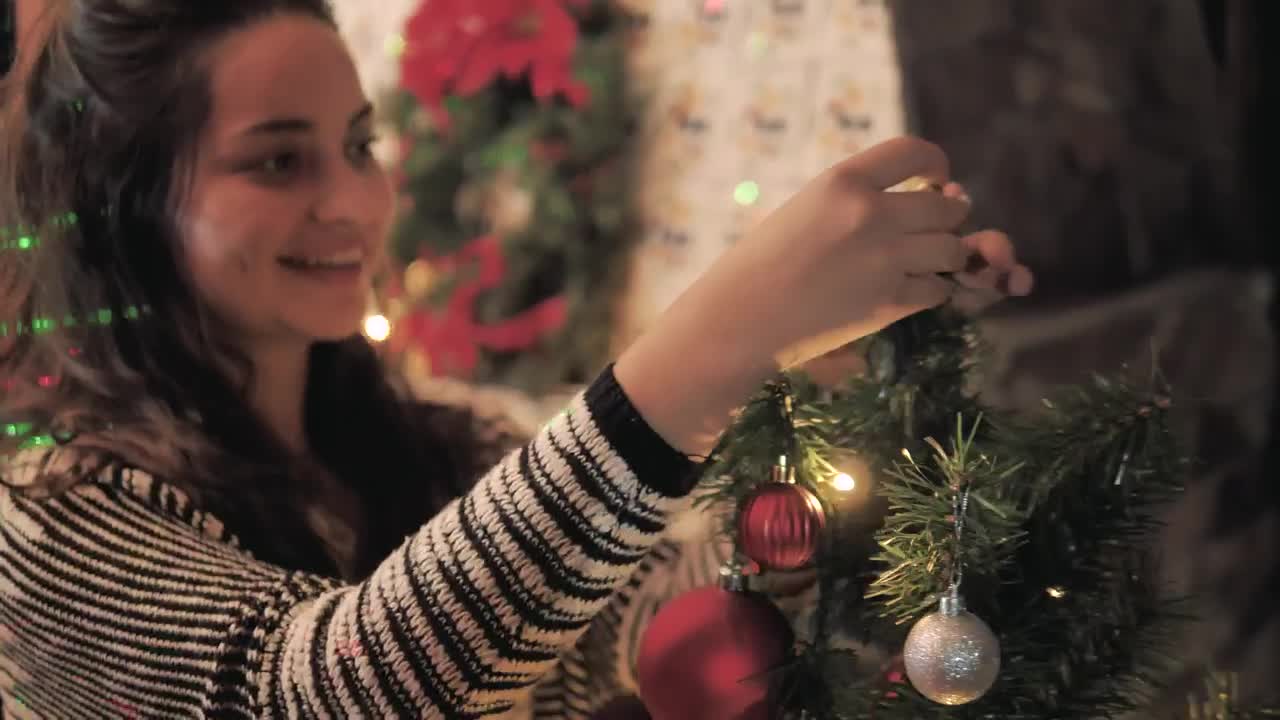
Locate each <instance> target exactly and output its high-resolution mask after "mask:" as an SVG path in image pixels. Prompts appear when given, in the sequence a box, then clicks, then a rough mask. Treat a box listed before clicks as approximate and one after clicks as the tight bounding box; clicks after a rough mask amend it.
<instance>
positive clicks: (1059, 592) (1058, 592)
mask: <svg viewBox="0 0 1280 720" xmlns="http://www.w3.org/2000/svg"><path fill="white" fill-rule="evenodd" d="M1044 591H1045V592H1046V593H1048V594H1049V597H1051V598H1053V599H1055V600H1061V599H1062V598H1064V597H1066V596H1067V591H1066V590H1065V589H1064V588H1060V587H1057V586H1053V587H1047V588H1045V589H1044Z"/></svg>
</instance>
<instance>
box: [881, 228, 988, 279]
mask: <svg viewBox="0 0 1280 720" xmlns="http://www.w3.org/2000/svg"><path fill="white" fill-rule="evenodd" d="M896 245H897V247H895V248H893V250H892V252H894V253H895V254H896V258H895V259H896V260H897V263H896V265H897V267H898V269H900V270H901V271H902V272H904V273H906V274H908V275H924V274H927V273H958V272H961V271H962V270H964V268H965V264H966V263H967V262H968V260H969V255H970V253H971V252H972V251H971V250H970V249H969V248H968V246H966V245H965V243H964V242H963V241H962V240H961V239H960V238H959V237H958V236H956V235H952V234H950V233H916V234H914V235H903V236H902V237H900V238H899V239H898V241H897V243H896Z"/></svg>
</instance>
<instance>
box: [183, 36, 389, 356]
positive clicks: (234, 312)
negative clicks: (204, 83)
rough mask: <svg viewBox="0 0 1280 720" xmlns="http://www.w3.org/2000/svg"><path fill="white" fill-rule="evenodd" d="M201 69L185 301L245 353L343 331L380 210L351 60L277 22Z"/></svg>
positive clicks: (364, 277)
mask: <svg viewBox="0 0 1280 720" xmlns="http://www.w3.org/2000/svg"><path fill="white" fill-rule="evenodd" d="M208 59H209V62H210V85H211V96H212V103H213V104H212V108H211V114H210V117H209V121H208V122H207V123H206V126H205V127H204V129H203V131H202V134H201V135H200V137H199V139H198V141H197V147H196V155H195V158H194V166H193V171H194V177H193V184H192V186H191V190H190V193H189V194H188V195H187V196H186V197H185V198H184V199H183V201H182V203H181V204H180V207H181V211H180V227H181V229H182V230H181V232H182V243H183V247H184V252H183V253H182V256H183V257H184V262H185V265H186V268H185V269H186V270H187V272H188V273H189V274H190V277H191V278H192V281H193V282H194V284H195V288H196V291H197V294H198V295H199V296H200V298H201V299H202V300H203V301H204V302H205V303H206V304H207V305H208V306H210V307H211V308H212V309H213V311H214V312H215V313H216V315H217V316H218V317H219V319H221V320H222V321H223V322H224V323H226V324H227V325H228V326H229V327H230V328H231V329H232V331H233V332H234V333H236V334H237V335H239V339H240V340H241V341H244V342H250V343H258V342H263V341H275V340H306V341H310V340H338V339H342V338H345V337H348V336H350V335H352V334H354V333H356V332H357V331H358V330H359V328H360V324H361V321H362V319H363V316H364V312H365V308H366V302H367V300H368V294H369V289H370V285H371V282H372V278H373V274H374V272H375V270H377V268H378V266H379V265H380V263H381V262H382V259H383V252H384V248H383V240H384V237H385V235H386V232H387V229H388V225H389V223H390V222H391V216H392V203H393V200H392V192H391V185H390V181H389V179H388V177H387V174H386V172H385V171H384V170H383V169H382V168H381V167H380V166H379V164H378V163H377V162H376V161H375V160H374V159H373V156H372V155H371V153H370V145H371V144H372V141H373V135H372V132H373V131H372V123H373V118H372V117H371V115H372V111H371V108H370V106H369V104H368V101H367V100H366V98H365V95H364V92H363V90H362V89H361V87H360V81H359V78H358V76H357V74H356V70H355V67H354V65H353V63H352V61H351V57H350V55H349V54H348V53H347V50H346V48H345V47H344V45H343V43H342V41H341V39H340V38H339V37H338V35H337V33H336V32H335V31H334V30H333V28H331V27H330V26H328V25H326V24H324V23H323V22H320V21H318V20H315V19H312V18H309V17H306V16H302V15H293V14H282V15H278V16H275V17H272V18H269V19H266V20H263V21H261V22H258V23H256V24H254V25H252V26H251V27H248V28H246V29H244V30H240V31H237V32H234V33H232V34H230V35H228V36H227V37H226V38H223V39H222V40H220V41H219V42H218V43H217V44H216V45H214V46H213V47H212V48H211V52H210V55H209V58H208Z"/></svg>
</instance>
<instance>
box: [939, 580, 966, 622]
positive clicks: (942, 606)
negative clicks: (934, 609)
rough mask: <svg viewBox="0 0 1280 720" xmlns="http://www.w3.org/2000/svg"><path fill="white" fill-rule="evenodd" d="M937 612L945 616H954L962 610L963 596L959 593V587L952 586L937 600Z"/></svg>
mask: <svg viewBox="0 0 1280 720" xmlns="http://www.w3.org/2000/svg"><path fill="white" fill-rule="evenodd" d="M938 612H940V613H942V614H943V615H944V616H946V617H955V616H957V615H959V614H960V613H962V612H964V598H963V597H961V595H960V589H959V588H957V587H954V586H952V588H951V589H950V590H948V591H947V593H946V594H945V595H943V596H942V598H941V599H940V600H938Z"/></svg>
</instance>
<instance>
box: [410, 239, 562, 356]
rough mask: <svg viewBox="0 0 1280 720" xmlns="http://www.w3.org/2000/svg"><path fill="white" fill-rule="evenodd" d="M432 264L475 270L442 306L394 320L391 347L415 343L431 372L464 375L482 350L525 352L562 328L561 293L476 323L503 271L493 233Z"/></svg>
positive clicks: (503, 267)
mask: <svg viewBox="0 0 1280 720" xmlns="http://www.w3.org/2000/svg"><path fill="white" fill-rule="evenodd" d="M431 262H432V265H433V266H435V267H436V269H438V270H441V271H444V272H452V271H458V270H462V269H463V268H471V267H474V268H475V269H476V270H477V271H478V272H477V274H476V275H475V276H474V277H472V278H470V279H469V280H468V281H466V282H464V283H462V284H461V285H460V286H459V287H458V288H457V289H455V290H454V291H453V293H452V294H451V295H450V296H449V302H448V304H447V305H446V306H445V307H444V308H440V309H424V310H419V311H416V312H413V313H410V314H409V315H407V316H405V317H404V318H402V319H401V320H400V322H399V323H397V327H396V334H395V335H394V336H393V339H394V343H393V348H394V349H396V350H403V349H405V348H406V347H409V346H415V347H417V348H418V349H420V350H421V351H422V352H423V353H424V354H425V355H426V357H427V360H428V363H429V366H430V368H431V372H432V374H434V375H454V376H459V377H467V376H469V375H470V374H471V371H472V370H473V369H474V368H475V366H476V363H477V362H478V361H479V359H480V349H481V348H487V349H490V350H496V351H499V352H510V351H512V350H525V349H528V348H530V347H532V346H534V345H536V344H537V343H538V341H539V340H541V339H542V338H544V337H546V336H547V335H549V334H551V333H553V332H555V331H557V330H559V329H560V328H561V327H563V326H564V323H565V320H566V319H567V313H568V303H567V301H566V300H565V298H564V296H557V297H553V298H548V299H546V300H543V301H542V302H540V303H538V304H536V305H534V306H533V307H531V308H528V309H527V310H524V311H523V312H520V313H516V314H515V315H513V316H511V317H509V318H506V319H505V320H500V321H498V322H495V323H488V324H481V323H480V321H479V320H478V319H477V318H476V308H475V305H476V300H477V299H478V298H479V296H480V294H481V293H482V292H484V291H485V290H489V289H491V288H494V287H497V286H498V285H499V284H500V283H501V282H502V279H503V277H504V276H505V275H506V272H507V266H506V260H505V258H504V257H503V255H502V249H501V247H500V245H499V242H498V239H497V238H496V237H493V236H484V237H480V238H476V239H475V240H472V241H471V242H470V243H468V244H467V245H466V246H464V247H463V248H462V249H461V250H459V251H458V252H457V253H454V254H452V255H447V256H444V257H438V258H433V259H432V260H431Z"/></svg>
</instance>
